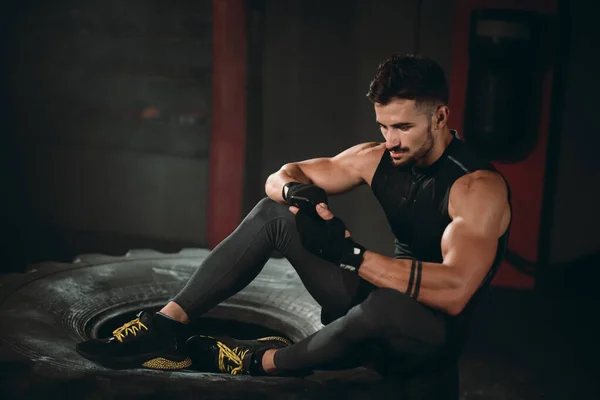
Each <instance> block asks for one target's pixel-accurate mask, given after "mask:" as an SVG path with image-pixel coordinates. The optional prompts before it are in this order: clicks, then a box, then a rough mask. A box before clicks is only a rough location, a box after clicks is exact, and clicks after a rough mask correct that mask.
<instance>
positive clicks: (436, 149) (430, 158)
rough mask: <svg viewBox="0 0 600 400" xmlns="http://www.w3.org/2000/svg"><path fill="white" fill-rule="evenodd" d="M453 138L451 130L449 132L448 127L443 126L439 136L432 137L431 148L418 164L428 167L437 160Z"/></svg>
mask: <svg viewBox="0 0 600 400" xmlns="http://www.w3.org/2000/svg"><path fill="white" fill-rule="evenodd" d="M453 138H454V135H453V134H452V132H450V129H448V128H447V127H445V128H443V131H442V132H440V133H439V136H438V137H437V138H436V139H434V143H433V148H432V149H431V151H430V152H429V154H427V156H426V157H425V158H424V159H423V160H422V162H421V163H419V166H420V167H428V166H430V165H432V164H433V163H434V162H436V161H437V160H439V159H440V157H441V156H442V154H444V152H445V151H446V149H447V148H448V146H449V145H450V142H452V139H453Z"/></svg>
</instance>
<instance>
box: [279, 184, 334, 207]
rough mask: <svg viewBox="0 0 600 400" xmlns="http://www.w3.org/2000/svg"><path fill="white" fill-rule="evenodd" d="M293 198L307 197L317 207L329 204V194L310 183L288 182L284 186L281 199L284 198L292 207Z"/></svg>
mask: <svg viewBox="0 0 600 400" xmlns="http://www.w3.org/2000/svg"><path fill="white" fill-rule="evenodd" d="M286 187H287V188H288V191H287V194H286V192H285V188H286ZM292 196H299V197H305V198H307V199H308V200H310V201H311V202H312V203H313V204H314V205H315V206H316V205H317V204H319V203H325V204H327V193H326V192H325V191H324V190H323V189H321V188H320V187H318V186H315V185H311V184H308V183H299V182H288V183H286V184H285V185H283V189H282V192H281V197H283V199H284V200H285V201H286V202H287V203H288V204H289V205H290V206H293V204H292V203H291V202H290V200H289V199H290V197H292Z"/></svg>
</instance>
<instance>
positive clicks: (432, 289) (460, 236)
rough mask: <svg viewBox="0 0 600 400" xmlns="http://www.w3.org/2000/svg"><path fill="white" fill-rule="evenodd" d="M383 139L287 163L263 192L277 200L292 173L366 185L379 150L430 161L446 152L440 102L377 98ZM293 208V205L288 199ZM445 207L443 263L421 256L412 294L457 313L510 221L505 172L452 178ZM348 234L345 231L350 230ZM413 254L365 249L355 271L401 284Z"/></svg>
mask: <svg viewBox="0 0 600 400" xmlns="http://www.w3.org/2000/svg"><path fill="white" fill-rule="evenodd" d="M375 113H376V115H377V122H378V124H379V125H380V127H381V130H382V134H383V136H384V138H385V140H386V141H385V142H384V143H363V144H359V145H356V146H354V147H351V148H350V149H348V150H346V151H344V152H342V153H340V154H338V155H337V156H335V157H332V158H317V159H311V160H306V161H302V162H298V163H291V164H286V165H284V166H283V167H282V168H281V169H280V170H279V171H278V172H276V173H274V174H272V175H271V176H270V177H269V178H268V179H267V182H266V185H265V190H266V193H267V195H268V196H269V197H270V198H271V199H273V200H275V201H279V202H281V203H284V201H283V199H282V197H281V190H282V187H283V185H284V184H285V183H286V182H289V181H298V182H303V183H312V184H315V185H317V186H319V187H321V188H323V189H324V190H325V191H326V192H327V194H328V195H338V194H341V193H345V192H348V191H350V190H352V189H354V188H356V187H358V186H360V185H364V184H367V185H371V181H372V178H373V175H374V174H375V170H376V168H377V166H378V164H379V161H380V159H381V157H382V155H383V152H384V151H390V150H399V151H398V152H397V153H392V158H393V160H394V164H395V165H402V164H406V163H415V164H417V165H422V166H426V165H430V164H431V163H433V162H434V161H435V160H437V159H438V158H439V157H441V155H442V154H443V152H444V150H445V148H446V147H447V146H448V143H449V142H450V140H451V137H452V134H451V133H450V130H449V129H448V127H447V125H446V124H447V120H448V108H447V107H445V106H442V107H438V109H437V110H436V111H435V112H434V113H433V115H431V116H429V115H428V114H427V113H424V112H419V111H417V110H416V109H415V107H414V100H400V99H396V100H394V101H392V102H391V103H390V104H388V105H375ZM290 210H291V211H292V212H294V213H295V212H297V209H296V208H295V207H290ZM317 212H318V213H319V215H320V216H321V217H322V218H324V219H330V218H333V214H332V213H331V211H330V210H329V209H327V208H324V209H322V208H319V207H317ZM448 212H449V215H450V218H451V219H452V222H451V223H450V224H449V225H448V226H447V227H446V229H445V231H444V234H443V236H442V240H441V243H440V246H441V250H442V255H443V261H442V263H431V262H423V271H422V280H421V290H420V295H419V298H418V299H417V301H419V302H421V303H423V304H425V305H427V306H430V307H433V308H436V309H439V310H442V311H444V312H446V313H448V314H450V315H457V314H459V313H460V312H461V311H462V310H463V308H464V307H465V305H466V304H467V302H468V301H469V299H470V298H471V296H472V295H473V293H474V292H475V291H476V290H477V288H478V287H479V285H480V284H481V282H482V280H483V279H484V277H485V276H486V274H487V272H488V271H489V268H490V267H491V265H492V263H493V260H494V258H495V255H496V250H497V241H498V239H499V238H500V236H502V234H504V232H505V231H506V229H507V228H508V225H509V222H510V217H511V216H510V207H509V203H508V192H507V188H506V184H505V183H504V180H503V179H502V177H501V176H500V175H499V174H497V173H495V172H492V171H475V172H473V173H470V174H467V175H464V176H462V177H461V178H459V179H458V180H456V182H454V184H453V185H452V188H451V189H450V198H449V205H448ZM348 235H350V233H349V232H347V236H348ZM410 270H411V261H410V260H400V259H394V258H390V257H387V256H384V255H381V254H378V253H375V252H372V251H367V252H366V253H365V256H364V261H363V263H362V264H361V267H360V269H359V273H360V276H361V277H362V278H364V279H366V280H367V281H369V282H371V283H373V284H374V285H376V286H378V287H388V288H393V289H397V290H399V291H401V292H403V293H404V292H406V290H407V286H408V282H409V278H410Z"/></svg>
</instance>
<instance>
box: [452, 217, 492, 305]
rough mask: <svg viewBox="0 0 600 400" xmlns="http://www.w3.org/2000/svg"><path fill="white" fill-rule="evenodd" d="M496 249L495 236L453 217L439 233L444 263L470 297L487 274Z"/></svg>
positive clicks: (465, 293)
mask: <svg viewBox="0 0 600 400" xmlns="http://www.w3.org/2000/svg"><path fill="white" fill-rule="evenodd" d="M497 250H498V238H497V237H495V236H494V235H490V234H482V233H480V231H479V232H478V231H477V230H475V229H473V228H472V227H469V224H468V222H467V221H465V220H463V219H461V218H456V219H455V220H454V221H452V222H451V223H450V224H449V225H448V226H447V227H446V230H445V231H444V235H443V236H442V256H443V264H444V265H445V266H446V267H448V268H452V269H453V270H454V271H455V276H456V280H457V284H458V286H459V287H461V290H463V291H464V295H465V297H467V298H468V297H470V296H471V295H472V294H473V293H474V292H475V290H477V288H478V287H479V285H480V284H481V282H482V281H483V279H484V278H485V277H486V275H487V274H488V272H489V270H490V268H491V267H492V264H493V263H494V259H495V258H496V252H497Z"/></svg>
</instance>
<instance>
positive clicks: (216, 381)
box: [0, 249, 373, 398]
mask: <svg viewBox="0 0 600 400" xmlns="http://www.w3.org/2000/svg"><path fill="white" fill-rule="evenodd" d="M208 252H209V251H208V250H206V249H186V250H183V251H181V252H180V253H178V254H163V253H158V252H155V251H152V250H133V251H130V252H129V253H128V254H127V255H125V256H123V257H112V256H106V255H100V254H89V255H82V256H79V257H78V258H77V259H76V260H75V261H74V262H73V263H72V264H58V263H44V264H40V265H37V266H33V267H32V268H31V269H30V270H28V272H27V273H25V274H12V275H5V276H2V277H0V321H1V323H0V345H1V347H0V366H1V367H2V369H3V370H4V371H2V372H3V374H2V375H3V376H4V377H5V381H4V382H2V381H0V383H3V384H4V385H3V386H4V387H6V383H10V384H11V386H12V388H13V390H14V391H15V394H20V395H24V394H30V395H34V394H33V392H31V389H28V390H29V391H25V392H23V390H25V389H23V387H24V386H27V385H29V383H31V382H37V388H38V389H37V390H43V391H47V390H59V391H60V393H61V394H62V395H64V396H69V397H70V396H71V395H77V396H80V397H81V396H84V397H85V396H87V395H88V394H89V395H92V393H100V392H101V393H104V394H107V395H108V396H109V397H115V396H117V397H120V396H121V395H123V396H125V397H132V396H134V397H135V396H138V395H139V396H147V395H148V394H155V395H156V394H157V393H160V394H162V395H167V394H168V395H177V396H178V397H182V396H184V395H185V394H190V396H191V397H194V398H238V397H237V396H238V395H240V396H241V395H242V393H243V396H242V397H244V398H249V396H250V397H254V396H258V397H260V398H267V397H268V398H316V397H319V398H321V395H320V394H323V393H324V392H323V387H322V386H323V385H322V383H321V382H318V381H315V380H307V379H294V378H276V377H264V378H262V377H247V376H246V377H245V376H242V377H240V376H235V377H233V376H229V375H225V374H210V373H201V372H189V371H180V372H163V371H151V370H144V369H139V370H127V371H113V370H108V369H105V368H103V367H100V366H98V365H96V364H94V363H92V362H90V361H88V360H86V359H84V358H82V357H80V356H79V355H78V354H77V353H76V352H75V344H76V343H77V342H80V341H82V340H85V339H87V338H90V337H96V334H97V331H98V328H99V327H100V326H101V324H102V323H103V322H104V321H106V320H107V319H109V318H111V317H113V316H115V315H119V314H123V313H124V312H132V311H137V310H140V309H144V308H151V307H159V306H161V305H164V304H165V303H166V302H167V301H168V300H169V299H170V298H171V297H172V296H173V295H175V294H176V293H177V292H178V291H179V289H180V288H181V287H183V285H184V284H185V283H186V282H187V280H188V279H189V277H190V276H191V274H192V273H193V272H194V271H195V269H196V267H197V266H198V265H199V263H200V262H201V261H202V260H203V259H204V258H205V257H206V255H207V254H208ZM206 317H211V318H224V319H230V320H237V321H241V322H247V323H254V324H258V325H261V326H264V327H267V328H270V329H272V330H276V331H279V332H281V333H283V334H285V335H286V336H288V337H289V338H291V339H292V340H295V341H297V340H300V339H302V338H304V337H306V336H308V335H310V334H312V333H313V332H315V331H316V330H318V329H320V328H321V327H322V324H321V322H320V307H319V306H318V304H317V303H316V302H315V301H314V300H313V299H312V297H311V296H310V295H309V294H308V292H307V291H306V290H305V289H304V287H303V286H302V283H301V281H300V279H299V277H298V275H297V274H296V272H295V271H294V269H293V268H292V267H291V265H290V264H289V263H288V262H287V260H285V259H270V260H269V261H268V262H267V264H266V265H265V268H264V269H263V271H262V272H261V273H260V274H259V276H258V277H257V278H256V279H255V280H254V281H253V282H252V283H251V284H250V285H249V286H247V287H246V288H245V289H244V290H242V291H241V292H239V293H238V294H237V295H235V296H233V297H231V298H230V299H228V300H226V301H225V302H223V303H222V304H220V305H218V306H217V307H215V308H214V309H213V310H211V311H209V312H208V313H207V314H206ZM6 372H8V373H6ZM340 376H341V379H342V380H343V381H346V382H347V381H350V382H354V381H356V382H360V381H362V380H363V379H366V381H371V380H372V379H373V376H372V374H371V375H370V374H369V373H367V374H366V375H365V371H362V370H358V371H354V372H349V373H346V374H342V375H338V376H334V379H332V380H331V381H338V380H339V379H340ZM365 376H366V378H365ZM325 381H327V378H325ZM27 382H28V383H27ZM20 385H24V386H23V387H22V386H20ZM57 385H60V389H58V386H57ZM329 386H331V385H329ZM49 388H50V389H49ZM186 390H187V391H186ZM200 393H202V395H201V397H199V396H200ZM202 396H208V397H202ZM290 396H291V397H290ZM323 396H325V397H326V395H323ZM325 397H323V398H325ZM94 398H96V397H94ZM240 398H241V397H240Z"/></svg>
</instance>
